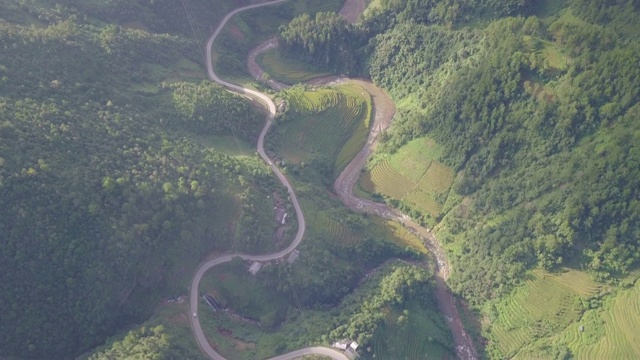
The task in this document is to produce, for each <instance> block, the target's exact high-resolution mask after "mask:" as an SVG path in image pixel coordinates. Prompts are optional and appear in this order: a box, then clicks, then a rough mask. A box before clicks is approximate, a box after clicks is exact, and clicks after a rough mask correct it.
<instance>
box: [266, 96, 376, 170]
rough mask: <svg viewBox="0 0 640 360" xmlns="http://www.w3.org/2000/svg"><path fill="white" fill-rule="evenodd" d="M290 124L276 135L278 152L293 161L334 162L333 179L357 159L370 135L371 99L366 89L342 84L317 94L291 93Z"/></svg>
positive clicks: (275, 133) (280, 129) (282, 126)
mask: <svg viewBox="0 0 640 360" xmlns="http://www.w3.org/2000/svg"><path fill="white" fill-rule="evenodd" d="M284 97H285V98H286V100H287V102H288V104H289V108H290V110H289V112H288V113H287V118H288V119H289V120H288V121H287V122H285V123H283V124H281V125H279V126H278V129H277V130H276V131H275V132H274V135H273V136H274V137H275V139H274V140H275V141H273V142H274V143H275V144H277V147H278V149H277V151H278V152H279V153H281V154H283V155H284V157H285V158H286V159H287V160H289V161H292V162H302V161H310V160H312V159H314V158H324V159H328V160H329V161H333V169H332V171H333V174H332V175H333V176H334V177H335V176H337V175H338V174H339V173H340V171H342V169H344V167H345V166H346V165H347V164H348V163H349V162H350V161H351V160H352V159H353V158H354V157H355V155H356V154H357V153H358V151H360V149H361V148H362V146H363V145H364V143H365V141H366V139H367V134H368V132H369V122H370V117H371V99H370V97H369V95H368V94H367V93H366V92H364V90H363V89H361V88H359V87H357V86H354V85H341V86H338V87H335V88H325V89H320V90H317V91H301V90H299V89H293V90H289V91H287V92H286V93H285V94H284Z"/></svg>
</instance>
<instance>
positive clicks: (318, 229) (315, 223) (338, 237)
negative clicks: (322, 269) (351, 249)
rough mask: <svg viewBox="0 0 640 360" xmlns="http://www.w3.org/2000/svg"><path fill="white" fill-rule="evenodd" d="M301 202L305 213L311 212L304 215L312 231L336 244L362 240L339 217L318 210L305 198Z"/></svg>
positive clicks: (353, 242) (349, 243) (347, 243)
mask: <svg viewBox="0 0 640 360" xmlns="http://www.w3.org/2000/svg"><path fill="white" fill-rule="evenodd" d="M301 202H302V205H303V208H304V211H305V213H306V212H309V213H310V214H313V215H312V216H309V217H305V219H307V223H308V224H307V225H308V226H309V229H310V231H312V232H313V233H315V234H318V235H321V236H323V237H324V238H326V239H328V240H329V241H331V242H334V243H336V244H346V245H353V244H355V243H357V242H358V241H360V240H362V237H361V236H360V235H359V234H356V233H354V232H353V231H352V230H351V229H350V228H349V226H347V225H346V224H344V223H341V222H340V220H339V219H335V218H333V217H331V216H330V215H329V214H327V213H326V212H324V211H321V210H319V209H318V208H317V207H316V206H315V205H314V204H312V203H311V202H309V201H307V200H302V201H301Z"/></svg>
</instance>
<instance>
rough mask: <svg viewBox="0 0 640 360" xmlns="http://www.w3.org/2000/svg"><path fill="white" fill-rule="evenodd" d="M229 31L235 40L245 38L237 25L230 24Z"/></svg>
mask: <svg viewBox="0 0 640 360" xmlns="http://www.w3.org/2000/svg"><path fill="white" fill-rule="evenodd" d="M229 33H230V34H231V37H232V38H233V39H234V40H240V41H242V40H244V33H243V32H242V30H240V28H239V27H238V26H237V25H229Z"/></svg>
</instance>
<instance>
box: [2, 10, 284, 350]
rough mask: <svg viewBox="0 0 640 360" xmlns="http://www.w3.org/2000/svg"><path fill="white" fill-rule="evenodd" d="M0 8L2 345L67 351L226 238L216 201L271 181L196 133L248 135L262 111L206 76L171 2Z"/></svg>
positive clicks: (152, 296) (185, 272) (139, 313)
mask: <svg viewBox="0 0 640 360" xmlns="http://www.w3.org/2000/svg"><path fill="white" fill-rule="evenodd" d="M219 3H220V4H219V6H220V7H219V9H221V8H224V7H231V6H235V5H236V3H237V2H234V1H231V2H223V1H220V2H219ZM190 5H191V6H193V8H188V9H187V10H188V11H190V14H192V15H193V14H198V16H207V15H211V14H212V9H210V7H211V4H210V3H209V2H205V1H193V2H190ZM194 8H195V10H194ZM221 14H223V12H221V13H220V14H218V13H217V12H216V15H215V16H213V15H212V16H211V20H210V21H211V22H212V23H213V22H214V21H215V20H216V19H217V18H218V17H219V16H220V15H221ZM0 18H1V19H0V49H2V51H0V239H1V240H0V263H1V264H2V271H1V272H0V356H6V355H19V356H21V357H29V358H47V359H52V358H71V357H73V356H75V355H77V354H79V353H81V352H83V351H85V350H87V349H88V348H90V347H92V346H95V345H96V344H99V343H101V342H103V341H104V340H105V338H106V337H107V336H108V335H110V334H112V333H113V332H114V331H115V330H117V329H118V328H120V327H121V326H122V325H124V324H127V323H131V322H135V321H140V320H142V319H144V318H146V317H148V316H149V314H150V312H151V311H152V310H153V307H154V305H155V304H156V302H157V301H158V299H159V298H160V296H167V295H174V294H175V293H180V292H182V291H185V289H182V288H175V287H168V286H165V284H166V280H167V278H168V277H173V279H174V280H176V278H178V279H179V278H180V276H184V277H188V276H190V275H191V272H192V270H193V268H195V265H196V264H197V262H198V261H199V259H200V258H201V257H202V256H203V255H204V254H205V253H206V252H208V251H211V250H212V249H215V248H218V249H220V248H222V249H224V248H228V247H229V246H231V241H232V240H233V234H231V235H229V234H226V233H225V232H224V231H221V228H220V226H222V229H224V224H222V225H220V224H217V222H216V221H215V219H216V218H217V217H218V216H219V215H218V214H219V213H220V212H223V213H228V212H229V208H230V207H229V206H230V205H229V199H232V198H233V197H237V201H240V202H242V201H243V199H245V198H247V197H250V196H252V195H251V194H252V193H254V192H255V191H256V189H257V188H258V187H260V186H266V187H270V186H271V184H272V180H271V178H270V175H269V172H268V170H267V169H266V167H264V166H263V165H260V164H259V163H257V162H244V161H243V160H242V159H238V158H232V157H229V156H227V155H224V154H222V153H220V152H219V151H217V150H216V148H215V145H214V146H213V147H211V146H206V145H205V146H203V143H202V141H201V139H202V138H203V136H205V135H206V136H209V135H233V136H237V137H239V140H243V139H244V140H245V141H248V142H252V141H254V140H255V138H256V137H257V134H258V132H259V130H260V128H261V127H262V122H263V119H264V116H263V115H262V114H261V113H260V112H259V111H257V110H256V109H254V108H252V107H251V106H250V105H249V103H248V102H247V101H245V100H244V99H242V98H240V97H237V96H234V95H232V94H230V93H229V92H227V91H225V90H223V89H221V88H220V87H218V86H216V85H212V84H211V83H210V82H208V81H206V82H202V81H203V79H204V71H203V65H202V57H201V53H200V45H201V44H198V43H197V42H196V41H195V39H194V37H193V36H192V29H191V28H189V26H188V24H189V23H188V21H186V19H187V15H185V9H184V8H183V7H182V6H181V5H180V3H179V2H173V1H155V2H151V4H150V3H149V2H147V1H107V2H104V3H101V4H97V3H95V4H94V2H92V3H91V4H88V3H87V2H84V1H72V0H69V1H45V0H42V1H36V0H33V1H30V0H26V1H20V2H12V1H1V2H0ZM185 25H186V26H185ZM197 30H200V29H197ZM202 31H205V32H206V29H202ZM239 178H241V181H238V179H239ZM235 194H237V196H236V195H235ZM234 201H235V200H234ZM224 218H225V219H227V218H228V216H225V217H224ZM251 229H257V227H255V226H251V227H248V228H247V229H246V231H252V230H251ZM236 245H237V246H242V244H236ZM174 283H175V282H174ZM174 286H175V285H174ZM156 330H157V329H153V330H150V331H153V334H154V335H153V336H155V335H157V336H159V337H161V338H160V340H162V337H163V336H166V335H165V334H164V333H161V332H160V330H157V331H156ZM145 334H146V333H145ZM145 334H141V335H140V336H146V335H145ZM150 334H151V333H150ZM160 340H159V341H160Z"/></svg>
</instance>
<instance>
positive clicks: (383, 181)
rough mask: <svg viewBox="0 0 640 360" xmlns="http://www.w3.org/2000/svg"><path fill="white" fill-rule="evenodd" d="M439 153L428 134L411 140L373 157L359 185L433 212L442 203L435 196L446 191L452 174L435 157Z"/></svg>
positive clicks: (439, 148) (435, 211)
mask: <svg viewBox="0 0 640 360" xmlns="http://www.w3.org/2000/svg"><path fill="white" fill-rule="evenodd" d="M441 153H442V147H441V146H440V145H438V144H436V143H435V142H434V141H433V140H431V139H429V138H419V139H415V140H412V141H410V142H409V143H407V144H406V145H404V146H403V147H401V148H400V149H399V150H398V151H397V152H396V153H394V154H393V155H391V156H386V157H384V158H374V159H373V161H372V162H371V165H369V166H368V170H367V171H365V172H364V174H363V175H362V176H361V178H360V182H359V186H360V188H361V189H363V190H364V191H368V192H370V193H378V194H381V195H384V196H387V197H391V198H394V199H398V200H401V201H403V202H405V203H407V204H409V205H410V206H412V207H415V208H417V209H418V210H420V211H422V212H425V213H428V214H431V215H433V216H436V215H438V214H439V213H440V210H441V209H442V205H443V201H442V202H441V201H440V200H438V199H439V197H440V196H442V195H443V194H446V193H447V191H448V190H449V186H450V185H451V183H452V182H453V175H454V174H453V171H452V169H451V168H449V167H447V166H445V165H444V164H442V163H440V162H438V161H437V159H438V158H439V157H440V155H441Z"/></svg>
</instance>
